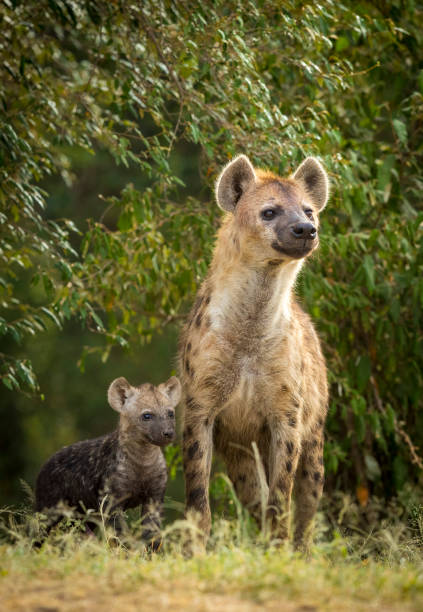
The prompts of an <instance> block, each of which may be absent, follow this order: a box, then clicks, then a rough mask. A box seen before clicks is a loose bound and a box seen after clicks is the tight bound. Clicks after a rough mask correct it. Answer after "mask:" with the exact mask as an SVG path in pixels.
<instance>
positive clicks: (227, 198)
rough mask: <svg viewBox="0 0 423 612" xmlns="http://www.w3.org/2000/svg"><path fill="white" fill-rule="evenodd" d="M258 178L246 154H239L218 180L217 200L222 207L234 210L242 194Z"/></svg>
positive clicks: (224, 169) (229, 210)
mask: <svg viewBox="0 0 423 612" xmlns="http://www.w3.org/2000/svg"><path fill="white" fill-rule="evenodd" d="M255 180H256V174H255V172H254V168H253V165H252V163H251V162H250V160H249V159H248V157H247V156H246V155H238V157H235V159H233V160H232V161H231V162H229V164H227V165H226V166H225V167H224V168H223V170H222V172H221V173H220V176H219V178H218V179H217V181H216V200H217V203H218V204H219V206H220V208H222V209H223V210H226V211H228V212H234V210H235V206H236V205H237V202H238V200H239V199H240V197H241V196H242V194H243V193H244V192H245V191H246V190H247V189H248V187H249V186H250V185H251V184H252V183H254V182H255Z"/></svg>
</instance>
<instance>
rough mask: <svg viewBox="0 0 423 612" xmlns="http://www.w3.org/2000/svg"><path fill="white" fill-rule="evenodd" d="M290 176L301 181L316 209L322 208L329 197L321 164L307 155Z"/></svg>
mask: <svg viewBox="0 0 423 612" xmlns="http://www.w3.org/2000/svg"><path fill="white" fill-rule="evenodd" d="M292 178H293V179H294V180H296V181H298V182H299V183H301V186H302V187H303V189H305V191H306V192H307V194H308V195H309V196H310V198H311V201H312V203H313V204H314V206H315V207H316V208H317V210H318V211H319V212H320V211H321V210H323V209H324V207H325V206H326V203H327V201H328V198H329V179H328V175H327V174H326V172H325V170H324V168H323V166H322V164H321V163H320V162H319V161H317V159H316V158H315V157H307V158H306V159H305V160H304V161H303V163H302V164H301V165H300V166H299V168H297V170H296V171H295V173H294V174H293V176H292Z"/></svg>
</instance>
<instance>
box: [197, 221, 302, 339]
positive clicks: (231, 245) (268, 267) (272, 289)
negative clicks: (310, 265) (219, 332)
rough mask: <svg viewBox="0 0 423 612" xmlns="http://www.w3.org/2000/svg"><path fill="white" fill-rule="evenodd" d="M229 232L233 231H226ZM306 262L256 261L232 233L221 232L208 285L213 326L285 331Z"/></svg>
mask: <svg viewBox="0 0 423 612" xmlns="http://www.w3.org/2000/svg"><path fill="white" fill-rule="evenodd" d="M224 229H225V230H228V229H229V228H224ZM302 263H303V260H294V261H292V260H287V261H285V262H284V261H282V262H280V263H279V262H278V259H277V257H275V260H274V261H273V262H270V263H269V262H268V261H262V262H257V261H252V260H251V258H248V257H246V256H245V254H244V253H243V251H242V247H240V245H239V243H237V240H236V237H235V238H233V237H231V234H230V232H228V231H225V232H221V233H220V235H219V238H218V241H217V244H216V248H215V253H214V257H213V261H212V264H211V268H210V273H209V277H208V280H207V283H206V284H207V285H209V286H210V289H211V293H212V295H211V304H210V315H211V321H212V325H213V327H215V328H216V327H221V326H222V325H223V324H224V323H226V324H225V326H226V325H227V324H228V323H229V324H231V323H230V322H231V321H235V320H236V321H237V327H239V326H240V325H243V324H245V325H246V326H247V327H250V326H251V324H252V323H256V324H257V327H260V328H261V329H262V331H263V332H264V333H265V332H266V331H268V332H271V330H272V329H278V330H281V328H282V327H283V326H284V325H285V324H286V323H287V322H289V320H290V318H291V310H292V299H293V287H294V284H295V280H296V278H297V276H298V273H299V271H300V269H301V266H302Z"/></svg>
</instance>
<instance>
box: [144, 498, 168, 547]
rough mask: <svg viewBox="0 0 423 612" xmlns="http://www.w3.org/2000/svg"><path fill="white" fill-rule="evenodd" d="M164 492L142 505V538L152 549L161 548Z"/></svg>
mask: <svg viewBox="0 0 423 612" xmlns="http://www.w3.org/2000/svg"><path fill="white" fill-rule="evenodd" d="M163 499H164V491H163V494H161V495H158V496H156V497H154V498H153V497H152V498H150V499H149V500H148V502H147V503H146V504H143V507H142V515H143V516H142V539H143V540H144V542H145V543H146V544H147V545H148V546H149V547H151V549H152V550H155V551H156V550H158V549H159V548H160V545H161V542H162V539H161V534H160V527H161V523H162V512H163Z"/></svg>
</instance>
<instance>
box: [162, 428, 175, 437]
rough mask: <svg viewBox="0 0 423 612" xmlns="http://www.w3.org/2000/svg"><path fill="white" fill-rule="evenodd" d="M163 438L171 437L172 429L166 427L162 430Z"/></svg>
mask: <svg viewBox="0 0 423 612" xmlns="http://www.w3.org/2000/svg"><path fill="white" fill-rule="evenodd" d="M163 435H164V437H165V438H173V429H167V430H166V431H164V432H163Z"/></svg>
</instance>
